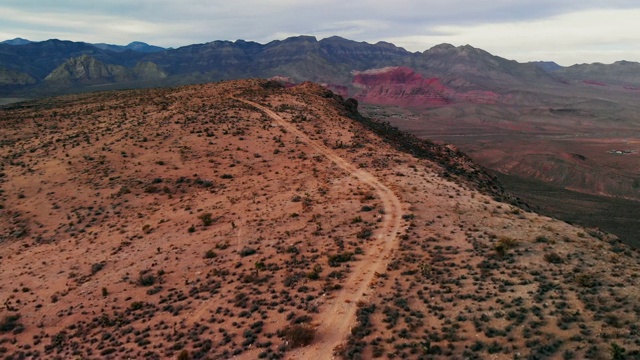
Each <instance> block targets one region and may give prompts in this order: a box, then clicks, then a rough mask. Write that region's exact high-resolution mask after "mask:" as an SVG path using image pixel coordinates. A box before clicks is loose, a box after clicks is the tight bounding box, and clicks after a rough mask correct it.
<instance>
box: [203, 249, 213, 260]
mask: <svg viewBox="0 0 640 360" xmlns="http://www.w3.org/2000/svg"><path fill="white" fill-rule="evenodd" d="M214 257H216V253H215V251H213V250H211V249H209V250H207V252H206V253H204V258H205V259H213V258H214Z"/></svg>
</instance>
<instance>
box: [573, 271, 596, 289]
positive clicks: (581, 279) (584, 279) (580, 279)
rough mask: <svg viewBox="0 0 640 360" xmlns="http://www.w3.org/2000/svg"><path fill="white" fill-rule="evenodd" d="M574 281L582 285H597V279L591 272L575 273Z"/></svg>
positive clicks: (589, 286) (588, 286)
mask: <svg viewBox="0 0 640 360" xmlns="http://www.w3.org/2000/svg"><path fill="white" fill-rule="evenodd" d="M576 283H577V284H578V285H580V286H582V287H587V288H591V287H594V286H596V285H597V280H596V278H595V276H593V274H579V275H576Z"/></svg>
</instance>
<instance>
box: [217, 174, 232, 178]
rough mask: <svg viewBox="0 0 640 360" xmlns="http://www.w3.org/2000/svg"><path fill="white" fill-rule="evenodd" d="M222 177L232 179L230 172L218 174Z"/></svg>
mask: <svg viewBox="0 0 640 360" xmlns="http://www.w3.org/2000/svg"><path fill="white" fill-rule="evenodd" d="M220 177H221V178H223V179H233V175H231V174H222V176H220Z"/></svg>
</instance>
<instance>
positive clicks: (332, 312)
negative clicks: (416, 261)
mask: <svg viewBox="0 0 640 360" xmlns="http://www.w3.org/2000/svg"><path fill="white" fill-rule="evenodd" d="M235 99H236V100H239V101H242V102H244V103H246V104H249V105H251V106H253V107H255V108H257V109H259V110H261V111H263V112H264V113H265V114H267V115H268V116H269V117H271V118H272V119H273V120H275V121H276V122H278V124H280V125H282V126H283V127H284V128H285V129H287V131H289V132H291V133H292V134H294V135H295V136H297V137H298V138H299V139H300V140H302V141H304V142H306V143H307V144H308V145H309V146H311V147H312V148H313V149H314V150H315V151H317V152H319V153H321V154H322V155H324V156H325V157H327V158H328V159H329V160H331V161H333V162H335V163H336V164H337V165H338V166H339V167H340V168H342V169H343V170H345V171H346V172H348V173H350V174H351V176H353V177H355V178H357V179H358V180H359V181H361V182H363V183H365V184H367V185H370V186H371V187H373V188H374V189H375V191H376V193H377V195H378V197H379V198H380V200H381V201H382V204H383V206H384V210H385V214H384V217H383V220H382V222H381V223H380V228H379V229H377V230H376V233H377V235H376V237H375V238H374V239H372V241H371V243H370V246H369V248H368V250H367V251H365V254H364V255H362V256H360V260H359V261H357V262H356V263H355V264H354V266H352V267H351V273H350V275H349V277H348V278H347V279H346V281H345V282H344V285H343V286H344V287H343V288H342V290H341V291H339V292H336V293H334V294H332V297H331V298H328V299H327V300H326V303H325V304H324V305H323V306H322V312H321V313H320V315H319V316H318V320H319V322H320V325H319V326H318V331H317V333H316V337H315V339H314V342H313V343H312V344H311V345H309V346H307V347H304V348H299V349H295V350H294V351H291V352H290V353H288V356H287V357H288V358H289V359H310V360H313V359H317V360H327V359H332V358H334V356H333V349H334V348H335V347H336V346H338V345H339V344H340V343H342V342H343V341H344V340H346V338H347V336H348V335H349V333H350V331H351V326H352V325H353V324H354V323H355V314H356V310H357V303H358V301H360V300H363V301H366V297H367V296H368V295H369V294H368V293H367V289H368V288H369V285H370V284H371V282H372V281H373V279H374V274H375V273H376V272H384V271H385V269H386V265H387V260H388V258H389V255H390V254H391V252H392V250H393V249H394V248H395V247H396V243H397V239H398V235H399V232H400V230H401V227H402V204H401V202H400V199H399V198H398V197H397V196H396V194H395V193H394V192H393V191H392V190H391V189H389V188H388V187H387V186H386V185H384V184H383V183H382V182H381V181H380V180H378V178H376V177H375V176H374V175H373V174H371V173H369V172H367V171H364V170H362V169H358V168H356V167H355V166H354V165H353V164H351V163H349V162H348V161H346V160H345V159H343V158H341V157H340V156H339V155H338V154H337V153H336V152H335V151H333V150H332V149H330V148H327V147H326V146H324V145H322V144H320V143H318V142H316V141H313V140H311V139H310V138H309V137H308V136H307V135H306V134H304V133H303V132H302V131H300V130H298V129H297V128H296V127H295V126H294V125H292V124H291V123H289V122H287V121H285V120H284V119H283V118H282V117H280V116H279V115H278V114H276V113H275V112H273V111H271V110H270V109H268V108H266V107H264V106H262V105H260V104H258V103H255V102H253V101H249V100H245V99H240V98H235Z"/></svg>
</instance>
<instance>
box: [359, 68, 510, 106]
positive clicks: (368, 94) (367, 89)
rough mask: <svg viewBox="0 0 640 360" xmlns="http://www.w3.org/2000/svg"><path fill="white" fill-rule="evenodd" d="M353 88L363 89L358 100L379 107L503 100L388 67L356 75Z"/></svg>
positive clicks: (487, 93)
mask: <svg viewBox="0 0 640 360" xmlns="http://www.w3.org/2000/svg"><path fill="white" fill-rule="evenodd" d="M353 85H354V86H355V87H357V88H359V89H360V91H359V92H357V93H356V95H355V97H356V98H357V99H359V100H361V101H363V102H366V103H371V104H379V105H398V106H407V105H408V106H437V105H447V104H451V103H453V102H458V101H466V102H472V103H481V104H485V103H490V104H492V103H496V102H497V101H498V100H499V99H500V97H499V95H498V94H496V93H493V92H491V91H482V90H470V91H465V92H458V91H456V90H455V89H453V88H450V87H448V86H445V85H443V84H442V83H441V81H440V79H439V78H436V77H433V78H425V77H423V76H422V75H420V74H418V73H416V72H414V71H413V70H412V69H410V68H407V67H387V68H382V69H372V70H367V71H361V72H356V73H355V76H354V80H353Z"/></svg>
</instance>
